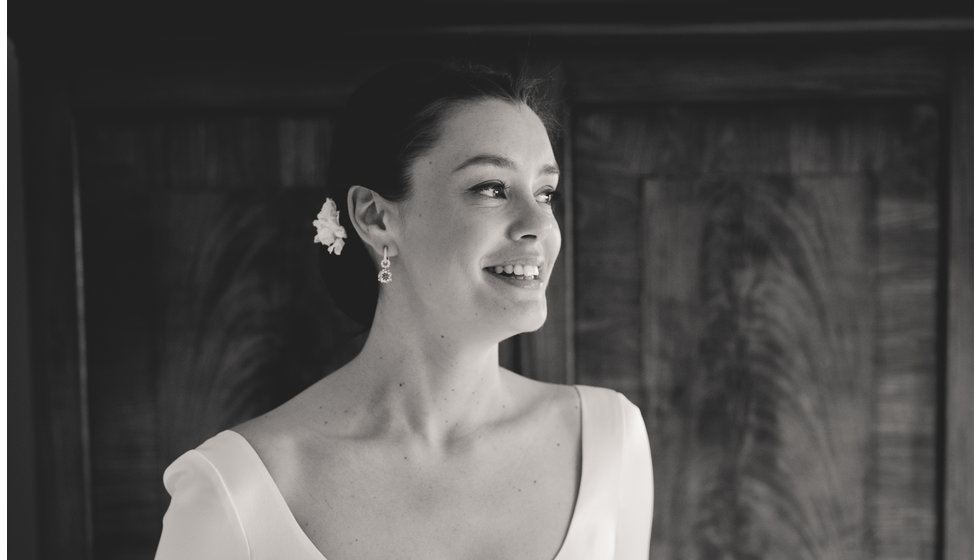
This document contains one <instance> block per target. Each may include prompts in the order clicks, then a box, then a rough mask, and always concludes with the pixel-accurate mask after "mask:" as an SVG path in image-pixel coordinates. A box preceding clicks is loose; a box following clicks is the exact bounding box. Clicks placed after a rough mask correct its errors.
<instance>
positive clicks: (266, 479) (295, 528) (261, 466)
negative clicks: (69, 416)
mask: <svg viewBox="0 0 980 560" xmlns="http://www.w3.org/2000/svg"><path fill="white" fill-rule="evenodd" d="M572 387H573V388H574V389H575V393H576V394H577V395H578V400H579V457H580V469H579V481H578V488H577V489H576V493H575V505H574V506H573V507H572V515H571V518H570V519H569V521H568V528H567V529H565V537H564V538H563V539H562V543H561V546H559V547H558V552H557V553H556V554H555V557H554V559H553V560H561V557H562V555H563V554H564V553H565V549H566V548H567V547H568V546H569V545H568V543H569V541H570V540H572V539H571V536H572V535H573V533H574V531H575V529H576V527H577V526H578V523H577V520H578V518H579V517H580V515H579V512H580V510H581V509H582V504H583V502H584V501H585V499H584V498H583V490H584V489H587V488H590V487H591V484H589V482H590V481H591V471H592V469H591V461H590V459H591V458H592V457H593V455H594V454H593V453H588V452H587V451H588V449H587V446H588V445H590V444H591V440H592V438H591V437H588V436H587V435H586V432H587V431H588V430H587V426H588V425H589V422H588V419H587V416H586V409H587V406H586V404H585V403H586V398H585V396H584V394H583V391H582V390H581V389H580V388H579V386H578V385H572ZM222 433H228V434H230V435H231V436H232V437H234V438H235V439H237V440H238V441H239V442H240V443H241V444H242V446H243V447H244V449H246V450H247V451H248V455H249V456H250V457H251V458H252V459H253V462H254V463H255V466H256V470H257V471H258V473H259V474H260V477H261V478H262V486H263V487H264V488H265V489H266V490H267V491H268V494H269V496H270V497H271V498H272V499H273V501H274V502H275V507H276V508H277V509H279V510H280V513H282V514H283V516H284V517H285V518H286V519H288V524H289V527H290V530H291V531H292V532H293V533H294V534H295V535H296V538H297V539H298V540H299V542H302V543H303V545H302V546H303V547H304V548H307V549H308V550H309V552H310V554H311V555H312V556H314V557H316V558H318V559H319V560H328V558H327V557H326V556H325V555H324V554H323V553H322V552H320V549H319V548H317V547H316V545H315V544H313V541H312V540H311V539H310V537H309V535H307V534H306V531H304V530H303V528H302V527H301V526H300V524H299V521H298V520H297V519H296V516H295V515H293V511H292V510H291V509H289V504H288V503H286V498H285V496H283V495H282V492H280V490H279V486H278V485H276V481H275V480H274V479H273V478H272V473H270V472H269V469H268V468H267V467H266V466H265V463H264V462H263V461H262V458H261V457H260V456H259V454H258V452H257V451H256V450H255V448H254V447H252V444H251V443H249V442H248V440H247V439H245V436H243V435H241V434H239V433H238V432H236V431H234V430H230V429H229V430H225V431H224V432H222ZM587 476H588V477H589V478H587Z"/></svg>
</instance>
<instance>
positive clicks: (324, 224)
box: [313, 198, 347, 255]
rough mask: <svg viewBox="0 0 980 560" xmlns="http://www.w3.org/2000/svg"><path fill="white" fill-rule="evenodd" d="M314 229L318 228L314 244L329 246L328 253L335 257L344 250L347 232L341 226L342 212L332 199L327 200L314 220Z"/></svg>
mask: <svg viewBox="0 0 980 560" xmlns="http://www.w3.org/2000/svg"><path fill="white" fill-rule="evenodd" d="M313 227H315V228H316V237H314V238H313V242H314V243H320V244H322V245H326V246H327V251H329V252H330V253H333V254H334V255H339V254H340V252H341V251H342V250H343V249H344V239H347V230H345V229H344V226H342V225H340V211H339V210H337V204H336V203H335V202H334V201H333V199H331V198H327V200H326V201H324V203H323V207H322V208H320V213H319V214H317V215H316V219H315V220H313Z"/></svg>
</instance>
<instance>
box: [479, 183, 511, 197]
mask: <svg viewBox="0 0 980 560" xmlns="http://www.w3.org/2000/svg"><path fill="white" fill-rule="evenodd" d="M472 190H473V192H475V193H477V194H480V195H482V196H485V197H487V198H507V186H506V185H504V184H503V183H501V182H500V181H487V182H486V183H480V184H479V185H477V186H475V187H473V189H472Z"/></svg>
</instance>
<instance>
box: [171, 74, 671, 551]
mask: <svg viewBox="0 0 980 560" xmlns="http://www.w3.org/2000/svg"><path fill="white" fill-rule="evenodd" d="M535 106H536V104H535V102H534V99H533V97H532V96H531V89H530V88H529V87H526V85H525V84H521V83H515V82H514V80H513V79H511V78H510V77H508V76H506V75H502V74H498V73H494V72H490V71H487V70H472V69H467V70H464V69H457V68H448V67H444V66H437V65H429V64H411V65H401V66H398V67H395V68H391V69H389V70H387V71H385V72H382V73H381V74H379V75H378V76H376V77H375V78H373V79H372V80H370V81H369V82H368V83H367V84H365V85H364V86H363V87H362V88H360V89H359V90H358V91H357V92H356V93H355V94H354V96H353V97H352V99H351V102H350V104H349V106H348V108H347V110H346V111H345V112H344V114H343V116H342V120H341V123H340V124H339V126H338V129H337V132H336V140H335V149H334V153H333V156H332V158H331V162H330V163H331V166H332V169H331V195H332V197H333V200H335V201H337V202H338V203H339V204H337V210H334V208H333V204H334V203H333V202H332V201H331V200H329V199H328V201H327V202H326V203H325V204H324V207H323V210H322V211H321V214H320V215H319V216H318V219H317V221H316V222H315V223H314V224H315V225H316V226H317V231H318V233H317V238H316V239H317V241H319V242H321V243H323V244H325V245H326V246H327V247H326V249H324V259H325V260H326V261H327V266H328V270H327V272H326V274H325V277H326V279H327V282H328V285H329V288H330V289H331V291H332V294H333V296H334V299H335V300H336V301H337V303H338V305H340V306H341V307H342V308H343V309H344V310H345V311H346V312H347V313H348V314H350V315H351V316H352V317H354V318H358V319H361V320H362V321H364V322H365V323H367V324H370V331H369V333H368V336H367V339H366V342H365V344H364V347H363V349H362V351H361V352H360V354H358V355H357V357H356V358H354V359H353V360H352V361H351V362H349V363H348V364H346V365H345V366H343V367H341V368H340V369H339V370H337V371H335V372H334V373H332V374H330V375H329V376H327V377H325V378H324V379H323V380H321V381H319V382H317V383H316V384H314V385H313V386H311V387H310V388H309V389H307V390H306V391H304V392H302V393H301V394H300V395H298V396H297V397H295V398H293V399H292V400H290V401H288V402H287V403H285V404H284V405H282V406H280V407H279V408H276V409H275V410H273V411H271V412H269V413H267V414H265V415H264V416H261V417H259V418H256V419H254V420H251V421H249V422H246V423H245V424H243V425H240V426H238V427H236V428H234V429H233V430H228V431H224V432H222V433H220V434H218V435H216V436H215V437H213V438H211V439H210V440H208V441H207V442H205V443H204V444H202V445H201V446H200V447H198V448H197V449H195V450H192V451H190V452H188V453H186V454H184V455H183V456H181V457H180V458H179V459H177V461H175V462H174V463H173V464H172V465H171V466H170V467H169V468H168V469H167V471H166V473H165V474H164V482H165V485H166V487H167V490H168V492H170V494H171V496H172V499H171V503H170V508H169V510H168V511H167V514H166V516H165V518H164V523H163V534H162V537H161V540H160V545H159V548H158V551H157V558H158V559H167V560H169V559H177V558H180V559H191V558H211V559H214V558H228V559H233V558H234V559H240V558H254V559H266V558H290V559H299V560H306V559H309V560H324V559H325V558H326V559H329V560H353V559H357V560H364V559H376V558H377V559H381V558H384V559H391V558H404V559H412V558H419V559H426V560H432V559H464V558H465V559H469V558H486V559H491V558H499V559H515V558H528V559H531V560H537V559H541V560H544V559H552V558H557V559H559V560H575V559H583V560H584V559H589V560H601V559H613V558H614V559H617V560H622V559H631V560H632V559H640V558H647V557H648V549H649V538H650V526H651V519H652V504H653V478H652V470H651V462H650V450H649V444H648V440H647V434H646V430H645V428H644V425H643V420H642V418H641V416H640V413H639V410H638V409H637V408H636V407H635V406H633V405H632V404H630V403H629V402H628V401H627V400H626V399H625V398H624V397H623V396H622V395H620V394H618V393H615V392H613V391H609V390H607V389H599V388H595V387H582V386H576V387H569V386H564V385H553V384H548V383H541V382H537V381H533V380H530V379H527V378H524V377H521V376H520V375H517V374H515V373H514V372H511V371H508V370H506V369H504V368H501V367H500V366H499V365H498V361H497V345H498V343H499V342H500V341H502V340H504V339H506V338H508V337H510V336H512V335H514V334H517V333H520V332H527V331H532V330H535V329H537V328H539V327H540V326H541V325H542V324H543V323H544V320H545V317H546V315H547V304H546V301H545V288H546V286H547V284H548V280H549V278H550V275H551V272H552V266H553V265H554V262H555V258H556V257H557V254H558V250H559V247H560V245H561V239H560V234H559V231H558V225H557V222H556V220H555V217H554V214H553V213H552V206H551V204H552V200H553V197H554V196H555V185H556V184H557V182H558V166H557V164H556V161H555V156H554V152H553V150H552V145H551V141H550V137H549V132H548V129H547V128H546V126H545V124H544V122H545V121H549V120H550V119H547V118H545V119H544V120H543V119H542V118H541V117H540V116H539V112H540V114H542V115H545V114H546V113H544V112H543V111H540V109H539V112H536V111H535V110H534V109H532V107H535ZM375 263H377V265H376V264H375Z"/></svg>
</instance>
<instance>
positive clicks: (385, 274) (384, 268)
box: [378, 245, 391, 284]
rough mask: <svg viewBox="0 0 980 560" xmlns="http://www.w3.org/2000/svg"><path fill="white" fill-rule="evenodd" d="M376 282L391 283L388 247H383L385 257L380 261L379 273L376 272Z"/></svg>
mask: <svg viewBox="0 0 980 560" xmlns="http://www.w3.org/2000/svg"><path fill="white" fill-rule="evenodd" d="M378 282H381V283H382V284H387V283H388V282H391V261H389V260H388V246H387V245H385V256H384V258H383V259H381V272H378Z"/></svg>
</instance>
